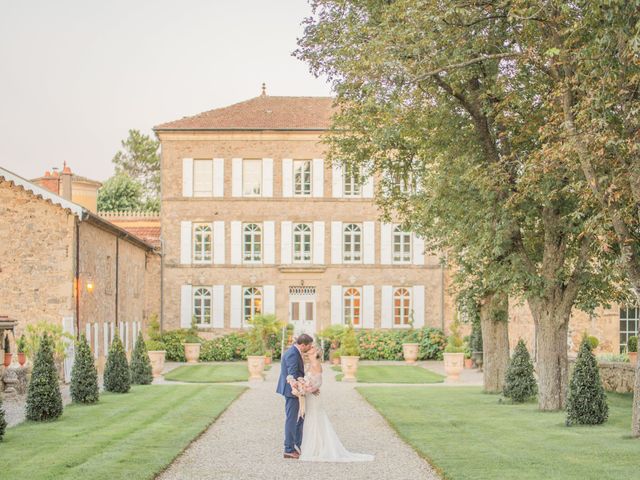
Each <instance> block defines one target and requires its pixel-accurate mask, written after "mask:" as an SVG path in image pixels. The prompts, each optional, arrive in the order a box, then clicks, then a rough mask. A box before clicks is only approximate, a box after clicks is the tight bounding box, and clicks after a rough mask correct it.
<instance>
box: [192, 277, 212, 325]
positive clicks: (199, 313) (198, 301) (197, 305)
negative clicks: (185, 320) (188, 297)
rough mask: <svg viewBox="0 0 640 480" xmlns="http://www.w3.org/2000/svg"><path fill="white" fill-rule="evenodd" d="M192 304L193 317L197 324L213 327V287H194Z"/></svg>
mask: <svg viewBox="0 0 640 480" xmlns="http://www.w3.org/2000/svg"><path fill="white" fill-rule="evenodd" d="M207 302H208V304H207ZM191 305H192V308H191V318H195V320H196V325H197V326H198V327H211V326H212V325H213V289H212V288H211V287H193V298H192V301H191ZM203 320H205V321H203Z"/></svg>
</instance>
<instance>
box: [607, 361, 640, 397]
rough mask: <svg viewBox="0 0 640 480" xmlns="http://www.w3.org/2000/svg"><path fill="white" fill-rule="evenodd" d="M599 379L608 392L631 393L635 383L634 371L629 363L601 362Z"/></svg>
mask: <svg viewBox="0 0 640 480" xmlns="http://www.w3.org/2000/svg"><path fill="white" fill-rule="evenodd" d="M598 367H599V368H600V378H601V379H602V385H603V386H604V389H605V390H606V391H608V392H617V393H631V392H633V383H634V381H635V374H636V370H635V367H634V366H633V365H631V364H630V363H617V362H601V363H599V364H598Z"/></svg>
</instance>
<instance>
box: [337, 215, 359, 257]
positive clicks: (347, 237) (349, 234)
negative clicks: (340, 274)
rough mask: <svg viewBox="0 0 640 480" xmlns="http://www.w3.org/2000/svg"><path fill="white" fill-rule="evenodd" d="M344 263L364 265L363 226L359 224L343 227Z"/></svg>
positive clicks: (346, 224)
mask: <svg viewBox="0 0 640 480" xmlns="http://www.w3.org/2000/svg"><path fill="white" fill-rule="evenodd" d="M356 229H357V230H356ZM347 246H349V249H347ZM356 247H357V250H356ZM342 262H343V263H362V225H361V224H359V223H345V224H344V226H343V227H342Z"/></svg>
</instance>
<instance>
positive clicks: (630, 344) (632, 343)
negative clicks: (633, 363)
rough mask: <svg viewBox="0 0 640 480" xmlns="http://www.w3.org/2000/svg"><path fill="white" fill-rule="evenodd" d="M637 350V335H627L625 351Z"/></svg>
mask: <svg viewBox="0 0 640 480" xmlns="http://www.w3.org/2000/svg"><path fill="white" fill-rule="evenodd" d="M637 351H638V337H636V336H635V335H634V336H633V337H629V340H627V352H631V353H633V352H637Z"/></svg>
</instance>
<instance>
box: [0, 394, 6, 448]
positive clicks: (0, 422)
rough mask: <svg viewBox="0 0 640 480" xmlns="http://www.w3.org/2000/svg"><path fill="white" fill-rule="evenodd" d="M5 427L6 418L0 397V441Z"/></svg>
mask: <svg viewBox="0 0 640 480" xmlns="http://www.w3.org/2000/svg"><path fill="white" fill-rule="evenodd" d="M6 428H7V420H6V419H5V414H4V408H3V407H2V399H1V398H0V442H1V441H2V438H3V437H4V431H5V430H6Z"/></svg>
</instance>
